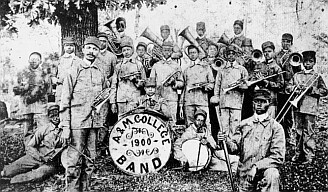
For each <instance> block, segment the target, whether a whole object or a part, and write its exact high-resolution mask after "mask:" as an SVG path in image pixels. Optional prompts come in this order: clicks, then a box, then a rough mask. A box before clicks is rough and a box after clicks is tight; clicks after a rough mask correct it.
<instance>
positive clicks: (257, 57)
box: [252, 49, 263, 62]
mask: <svg viewBox="0 0 328 192" xmlns="http://www.w3.org/2000/svg"><path fill="white" fill-rule="evenodd" d="M262 59H263V53H262V51H261V50H259V49H254V50H253V51H252V60H253V61H255V62H261V61H262Z"/></svg>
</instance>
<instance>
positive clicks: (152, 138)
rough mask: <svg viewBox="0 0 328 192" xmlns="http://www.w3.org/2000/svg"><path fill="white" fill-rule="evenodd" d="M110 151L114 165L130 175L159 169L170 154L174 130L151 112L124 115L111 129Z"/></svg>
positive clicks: (138, 174)
mask: <svg viewBox="0 0 328 192" xmlns="http://www.w3.org/2000/svg"><path fill="white" fill-rule="evenodd" d="M109 137H110V139H109V151H110V154H111V156H112V159H113V161H114V163H115V165H116V166H117V167H118V168H119V169H121V170H122V171H124V172H125V173H127V174H129V175H137V176H141V175H146V174H148V173H151V172H157V171H159V170H160V169H161V168H162V167H163V166H164V165H165V164H166V162H167V161H168V159H169V157H170V153H171V146H172V141H171V133H170V130H169V129H168V127H167V126H166V124H165V122H164V121H163V120H162V119H160V118H159V117H156V116H154V115H151V114H147V113H135V114H130V115H127V116H124V117H123V118H121V119H120V120H119V121H118V122H117V123H116V124H115V125H114V127H113V129H112V130H111V132H110V136H109Z"/></svg>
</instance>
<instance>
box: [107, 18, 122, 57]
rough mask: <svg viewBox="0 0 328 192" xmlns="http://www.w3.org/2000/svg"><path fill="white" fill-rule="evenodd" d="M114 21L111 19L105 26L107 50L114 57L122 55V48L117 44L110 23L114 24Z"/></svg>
mask: <svg viewBox="0 0 328 192" xmlns="http://www.w3.org/2000/svg"><path fill="white" fill-rule="evenodd" d="M115 20H116V19H113V20H111V21H109V22H108V23H106V24H105V26H106V27H108V29H109V34H108V48H109V49H110V51H111V52H113V53H114V54H115V55H122V48H121V46H120V43H117V36H116V34H115V32H114V31H113V28H112V23H113V22H115Z"/></svg>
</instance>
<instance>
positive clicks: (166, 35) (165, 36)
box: [160, 25, 182, 59]
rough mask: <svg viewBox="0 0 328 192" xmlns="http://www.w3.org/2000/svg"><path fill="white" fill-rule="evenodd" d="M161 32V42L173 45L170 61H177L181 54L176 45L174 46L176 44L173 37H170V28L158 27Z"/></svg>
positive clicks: (165, 26) (166, 26)
mask: <svg viewBox="0 0 328 192" xmlns="http://www.w3.org/2000/svg"><path fill="white" fill-rule="evenodd" d="M160 31H161V37H162V40H163V42H168V41H170V42H172V43H173V53H172V55H171V58H172V59H179V58H181V57H182V52H181V50H180V48H179V47H178V45H177V44H176V43H177V42H174V40H173V37H172V36H171V35H170V27H169V26H168V25H162V26H161V27H160Z"/></svg>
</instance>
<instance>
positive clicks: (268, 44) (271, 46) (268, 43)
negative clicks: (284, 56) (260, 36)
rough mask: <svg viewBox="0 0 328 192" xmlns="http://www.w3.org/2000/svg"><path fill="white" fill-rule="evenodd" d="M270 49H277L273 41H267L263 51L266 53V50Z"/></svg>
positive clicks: (263, 45)
mask: <svg viewBox="0 0 328 192" xmlns="http://www.w3.org/2000/svg"><path fill="white" fill-rule="evenodd" d="M268 47H270V48H271V49H273V50H274V49H275V46H274V44H273V43H272V42H271V41H266V42H264V43H263V44H262V51H264V49H266V48H268Z"/></svg>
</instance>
